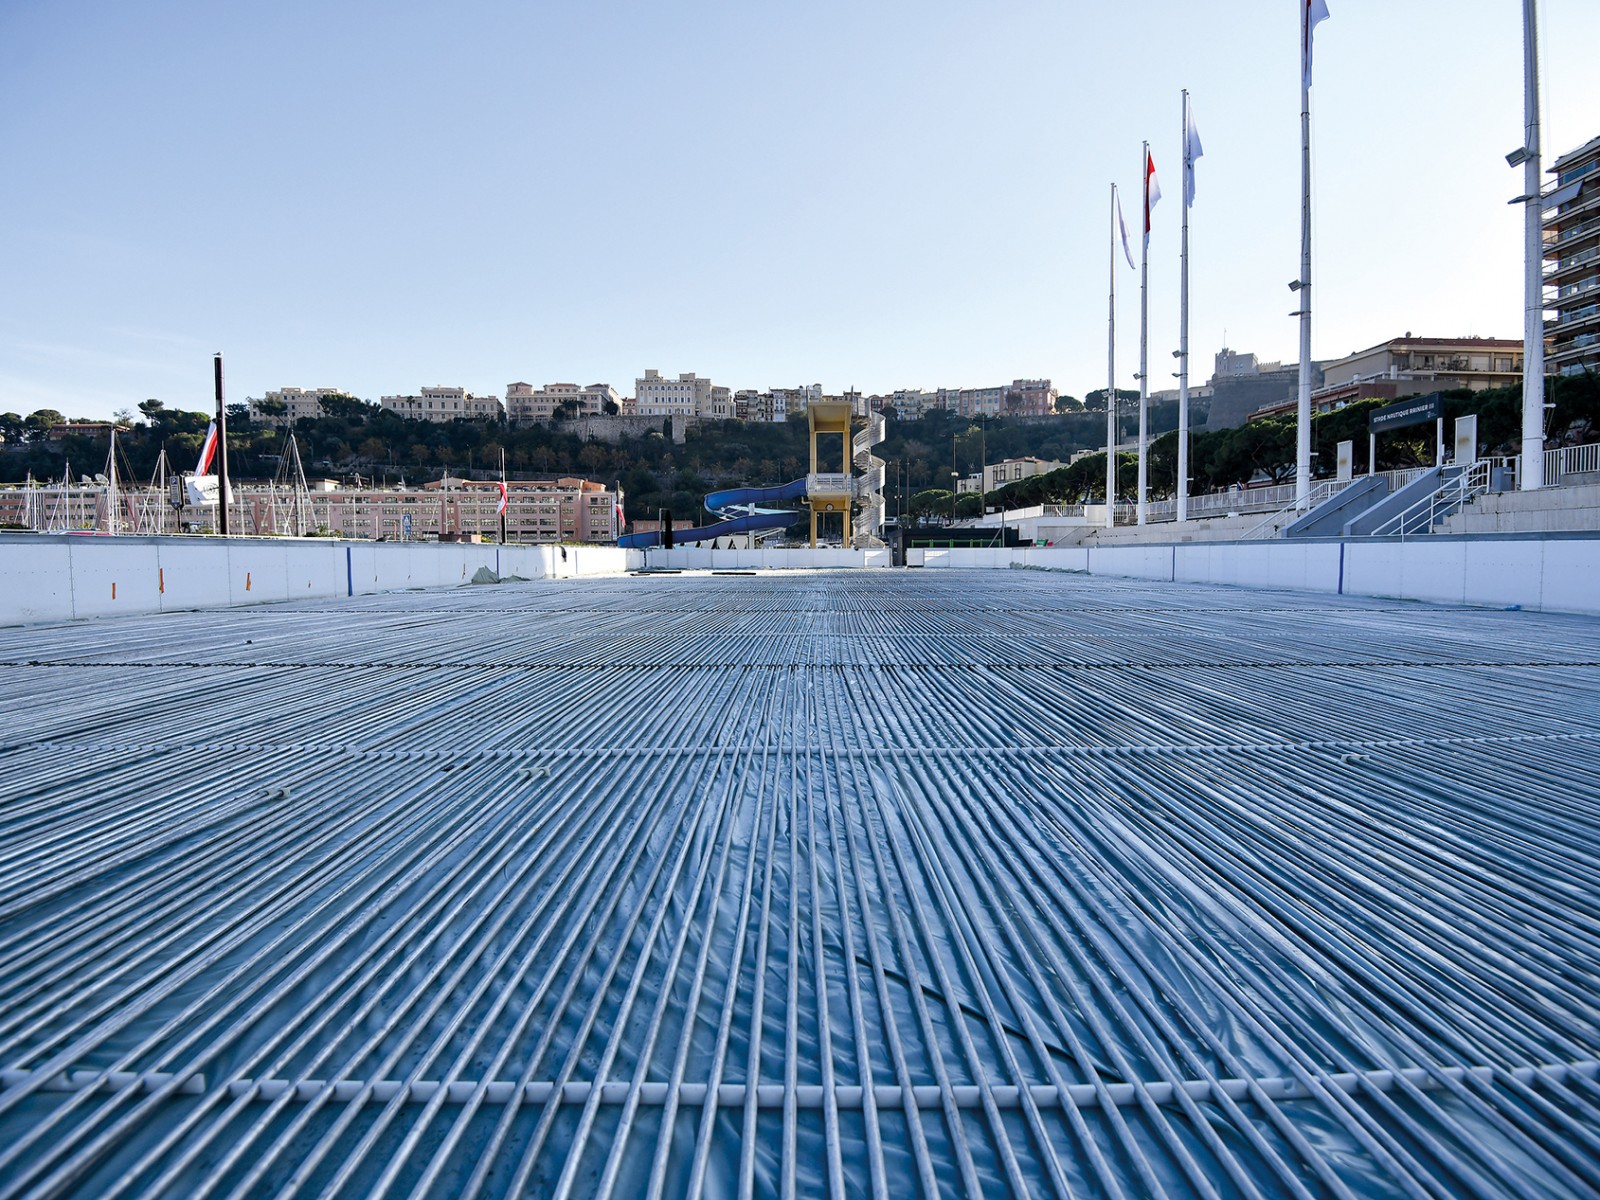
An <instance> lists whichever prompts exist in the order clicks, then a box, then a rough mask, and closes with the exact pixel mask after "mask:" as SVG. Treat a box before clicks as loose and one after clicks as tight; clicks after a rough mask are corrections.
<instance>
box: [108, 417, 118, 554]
mask: <svg viewBox="0 0 1600 1200" xmlns="http://www.w3.org/2000/svg"><path fill="white" fill-rule="evenodd" d="M106 532H107V533H108V534H110V535H111V536H112V537H116V536H117V422H116V420H115V419H113V420H112V422H111V451H110V453H108V454H107V455H106Z"/></svg>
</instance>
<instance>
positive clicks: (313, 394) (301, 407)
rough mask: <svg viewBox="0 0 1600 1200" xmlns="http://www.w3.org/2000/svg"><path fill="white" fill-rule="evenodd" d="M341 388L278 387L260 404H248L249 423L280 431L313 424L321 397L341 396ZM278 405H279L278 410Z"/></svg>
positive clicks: (251, 401)
mask: <svg viewBox="0 0 1600 1200" xmlns="http://www.w3.org/2000/svg"><path fill="white" fill-rule="evenodd" d="M345 394H346V393H345V392H344V390H343V389H341V388H331V387H321V388H297V387H281V388H278V389H277V390H276V391H271V392H268V393H267V394H266V395H265V396H262V397H261V399H259V400H254V399H252V400H250V401H248V404H249V408H250V420H251V421H252V422H254V423H255V424H257V425H269V426H276V427H279V428H281V427H283V426H286V425H293V424H294V423H295V422H297V421H312V420H315V419H316V418H318V417H320V416H322V398H323V397H324V396H343V395H345ZM279 405H282V408H281V410H280V408H279Z"/></svg>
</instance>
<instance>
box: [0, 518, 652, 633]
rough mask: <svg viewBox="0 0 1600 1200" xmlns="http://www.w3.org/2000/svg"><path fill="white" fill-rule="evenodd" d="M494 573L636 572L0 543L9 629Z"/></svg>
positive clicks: (408, 557) (468, 560) (262, 550)
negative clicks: (48, 622)
mask: <svg viewBox="0 0 1600 1200" xmlns="http://www.w3.org/2000/svg"><path fill="white" fill-rule="evenodd" d="M563 550H564V551H565V553H564V554H563ZM484 568H487V569H488V570H489V571H490V572H491V573H492V574H494V575H496V576H499V577H502V578H504V577H518V578H522V579H570V578H576V577H578V576H589V575H616V574H621V573H622V572H623V571H625V570H626V569H627V552H626V551H623V550H618V549H616V548H615V547H611V546H567V547H561V546H497V545H492V544H473V543H466V542H463V543H459V544H458V543H448V542H447V543H432V542H347V541H339V540H336V539H331V538H327V539H325V538H306V539H293V540H291V539H287V538H285V539H275V538H226V539H224V538H172V537H166V538H160V537H126V538H106V537H81V536H73V535H57V536H40V535H37V534H32V535H29V534H19V535H15V536H3V537H0V584H3V586H0V624H20V623H25V622H29V621H56V620H64V619H70V618H74V617H99V616H112V615H116V614H126V613H148V612H165V611H172V610H182V609H196V608H229V607H234V606H238V605H244V604H272V603H276V602H279V601H283V600H299V599H307V598H312V599H330V598H337V597H340V596H345V597H349V596H365V595H371V594H372V593H374V592H385V591H396V590H400V589H407V588H439V587H454V586H458V585H461V584H465V583H470V582H471V581H472V579H473V577H474V576H475V575H476V574H477V573H478V571H479V570H480V569H484Z"/></svg>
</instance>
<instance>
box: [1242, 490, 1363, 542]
mask: <svg viewBox="0 0 1600 1200" xmlns="http://www.w3.org/2000/svg"><path fill="white" fill-rule="evenodd" d="M1350 483H1351V481H1350V480H1348V479H1324V480H1323V481H1322V482H1320V483H1314V484H1312V485H1311V491H1310V494H1309V495H1308V497H1307V503H1306V504H1305V506H1304V508H1301V506H1300V505H1299V504H1298V503H1297V502H1296V501H1295V499H1294V498H1293V497H1292V496H1291V497H1290V500H1289V503H1288V504H1286V505H1284V506H1283V507H1281V508H1278V509H1275V510H1274V511H1272V512H1270V513H1268V514H1267V515H1266V517H1264V518H1263V519H1262V520H1260V521H1257V522H1256V523H1255V524H1254V525H1252V526H1250V528H1249V529H1247V530H1245V531H1244V533H1242V534H1240V535H1239V540H1240V541H1243V542H1250V541H1256V540H1258V539H1264V538H1269V537H1276V536H1277V533H1278V527H1277V522H1278V521H1279V520H1281V519H1282V518H1284V517H1286V516H1288V515H1289V514H1290V513H1292V512H1295V511H1296V510H1299V511H1302V512H1310V511H1311V510H1312V509H1313V508H1315V507H1316V506H1317V505H1319V504H1321V503H1322V502H1323V501H1324V500H1327V499H1328V498H1330V497H1331V496H1334V495H1337V494H1338V493H1339V492H1342V491H1344V489H1345V488H1347V487H1349V486H1350ZM1292 490H1293V489H1291V491H1292Z"/></svg>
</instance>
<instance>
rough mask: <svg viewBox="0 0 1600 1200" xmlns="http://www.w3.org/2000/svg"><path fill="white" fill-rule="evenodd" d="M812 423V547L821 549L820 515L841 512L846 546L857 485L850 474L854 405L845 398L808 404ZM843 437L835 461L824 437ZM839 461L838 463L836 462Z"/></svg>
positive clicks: (808, 489) (808, 497) (808, 481)
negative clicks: (851, 506)
mask: <svg viewBox="0 0 1600 1200" xmlns="http://www.w3.org/2000/svg"><path fill="white" fill-rule="evenodd" d="M806 416H807V418H808V419H809V421H810V423H811V473H810V474H809V475H808V476H807V477H806V503H808V504H809V505H810V506H811V548H812V549H813V550H815V549H816V548H817V518H818V517H819V516H822V515H824V514H827V513H838V514H839V515H840V517H841V518H843V520H844V540H843V543H842V544H843V545H845V546H848V545H850V502H851V500H852V499H854V493H855V484H854V480H853V479H852V477H851V474H850V405H849V404H848V403H846V402H844V401H838V400H825V401H822V402H820V403H816V404H811V405H808V406H807V407H806ZM835 435H836V436H837V437H838V439H839V456H838V458H837V460H835V459H834V458H833V456H832V454H831V453H828V452H827V451H831V450H832V446H831V445H828V446H827V448H826V450H824V448H823V446H822V443H823V442H824V440H825V439H826V440H828V441H830V442H831V439H832V437H834V436H835ZM835 462H837V464H838V465H837V466H834V463H835Z"/></svg>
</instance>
